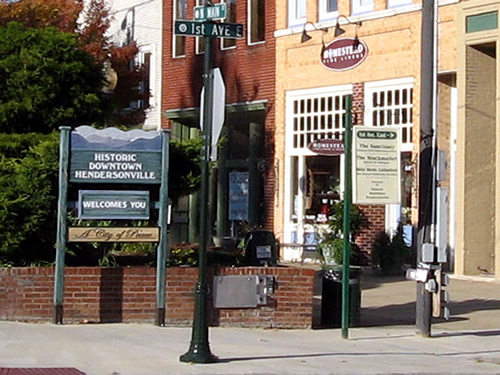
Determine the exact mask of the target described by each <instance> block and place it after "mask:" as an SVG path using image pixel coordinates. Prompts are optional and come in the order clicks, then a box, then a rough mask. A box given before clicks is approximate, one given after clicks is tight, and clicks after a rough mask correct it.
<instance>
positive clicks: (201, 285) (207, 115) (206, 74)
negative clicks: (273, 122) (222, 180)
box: [179, 1, 217, 363]
mask: <svg viewBox="0 0 500 375" xmlns="http://www.w3.org/2000/svg"><path fill="white" fill-rule="evenodd" d="M205 3H206V4H205V5H208V2H207V1H205ZM204 40H205V56H204V60H203V86H204V88H205V90H204V97H203V100H204V104H203V113H202V116H203V151H202V161H201V163H202V166H201V167H202V168H201V196H200V201H201V202H200V247H199V250H198V283H197V284H196V290H195V306H194V317H193V329H192V336H191V344H190V346H189V350H188V351H187V352H186V353H185V354H183V355H181V356H180V358H179V360H180V361H181V362H188V363H190V362H192V363H212V362H216V361H217V357H216V356H215V355H213V354H212V353H211V352H210V344H209V340H208V317H207V315H208V308H207V298H208V283H207V245H208V240H209V235H210V226H211V223H210V215H209V209H208V203H209V180H210V166H209V161H210V148H211V144H212V107H213V82H214V75H213V71H212V41H213V37H210V36H205V37H204Z"/></svg>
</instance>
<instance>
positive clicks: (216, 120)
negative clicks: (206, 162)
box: [200, 68, 226, 161]
mask: <svg viewBox="0 0 500 375" xmlns="http://www.w3.org/2000/svg"><path fill="white" fill-rule="evenodd" d="M212 72H213V75H214V90H213V107H212V144H211V147H212V152H211V155H210V158H211V160H212V161H215V160H217V142H218V140H219V136H220V132H221V130H222V126H223V125H224V118H225V113H226V86H225V85H224V79H223V78H222V74H221V72H220V69H219V68H215V69H212ZM204 98H205V88H204V87H203V88H202V89H201V106H200V128H201V130H203V111H204V109H203V108H204Z"/></svg>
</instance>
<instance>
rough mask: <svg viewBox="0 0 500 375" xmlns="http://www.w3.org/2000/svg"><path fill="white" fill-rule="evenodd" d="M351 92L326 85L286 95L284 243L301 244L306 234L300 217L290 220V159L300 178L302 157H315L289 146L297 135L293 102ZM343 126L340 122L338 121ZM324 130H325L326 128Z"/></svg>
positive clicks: (304, 149) (300, 199)
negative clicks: (293, 159) (295, 166)
mask: <svg viewBox="0 0 500 375" xmlns="http://www.w3.org/2000/svg"><path fill="white" fill-rule="evenodd" d="M352 93H353V89H352V85H351V84H348V85H340V86H329V87H323V88H319V89H318V88H315V89H305V90H297V91H290V92H287V93H286V128H285V142H286V143H285V153H286V155H285V161H286V162H285V181H286V183H285V193H284V199H285V202H286V203H285V206H284V214H285V216H284V217H285V223H284V224H285V225H284V238H285V242H293V241H298V242H300V243H301V242H302V240H303V237H304V233H305V232H306V231H307V228H306V226H307V225H306V224H305V222H304V220H303V218H302V220H301V219H300V218H298V220H297V223H294V222H293V221H292V207H293V202H294V201H295V197H294V192H293V191H292V187H293V184H294V181H292V167H291V160H292V158H293V157H298V160H297V163H298V165H297V168H298V173H299V175H303V174H304V173H305V157H306V156H313V155H315V154H314V153H313V152H312V151H310V150H309V149H308V148H307V145H305V146H304V147H294V145H293V140H294V135H295V133H297V132H296V131H295V130H294V119H295V118H296V117H297V115H295V114H294V102H295V101H297V100H309V99H311V100H314V99H319V98H322V97H329V96H330V97H331V96H333V97H335V96H340V97H342V96H344V95H352ZM341 105H342V106H343V103H341ZM320 112H321V111H318V112H310V113H311V116H310V117H313V116H314V113H317V114H318V115H321V114H320ZM341 121H342V124H343V119H342V120H341ZM314 130H315V129H313V130H312V133H314ZM326 130H328V129H326ZM331 131H332V132H339V133H341V134H343V132H344V128H343V127H342V128H331ZM340 158H341V159H340V181H341V183H340V188H341V190H342V187H343V182H342V181H343V180H344V168H343V166H344V161H343V158H344V156H343V155H341V156H340ZM340 193H341V194H343V191H341V192H340ZM303 200H304V196H303V192H302V191H301V189H299V195H298V197H297V204H298V207H297V211H298V212H300V211H303Z"/></svg>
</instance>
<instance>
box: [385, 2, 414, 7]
mask: <svg viewBox="0 0 500 375" xmlns="http://www.w3.org/2000/svg"><path fill="white" fill-rule="evenodd" d="M412 3H413V0H387V8H395V7H400V6H404V5H410V4H412Z"/></svg>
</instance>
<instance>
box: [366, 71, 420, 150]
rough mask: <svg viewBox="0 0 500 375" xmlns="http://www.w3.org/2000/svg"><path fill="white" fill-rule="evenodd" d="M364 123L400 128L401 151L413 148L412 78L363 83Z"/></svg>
mask: <svg viewBox="0 0 500 375" xmlns="http://www.w3.org/2000/svg"><path fill="white" fill-rule="evenodd" d="M410 81H411V82H410ZM364 120H365V125H368V126H384V127H387V126H389V127H399V128H401V146H402V150H403V151H411V150H412V148H413V143H412V142H413V138H412V128H413V80H412V79H402V80H391V81H386V82H376V83H366V84H365V117H364Z"/></svg>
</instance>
